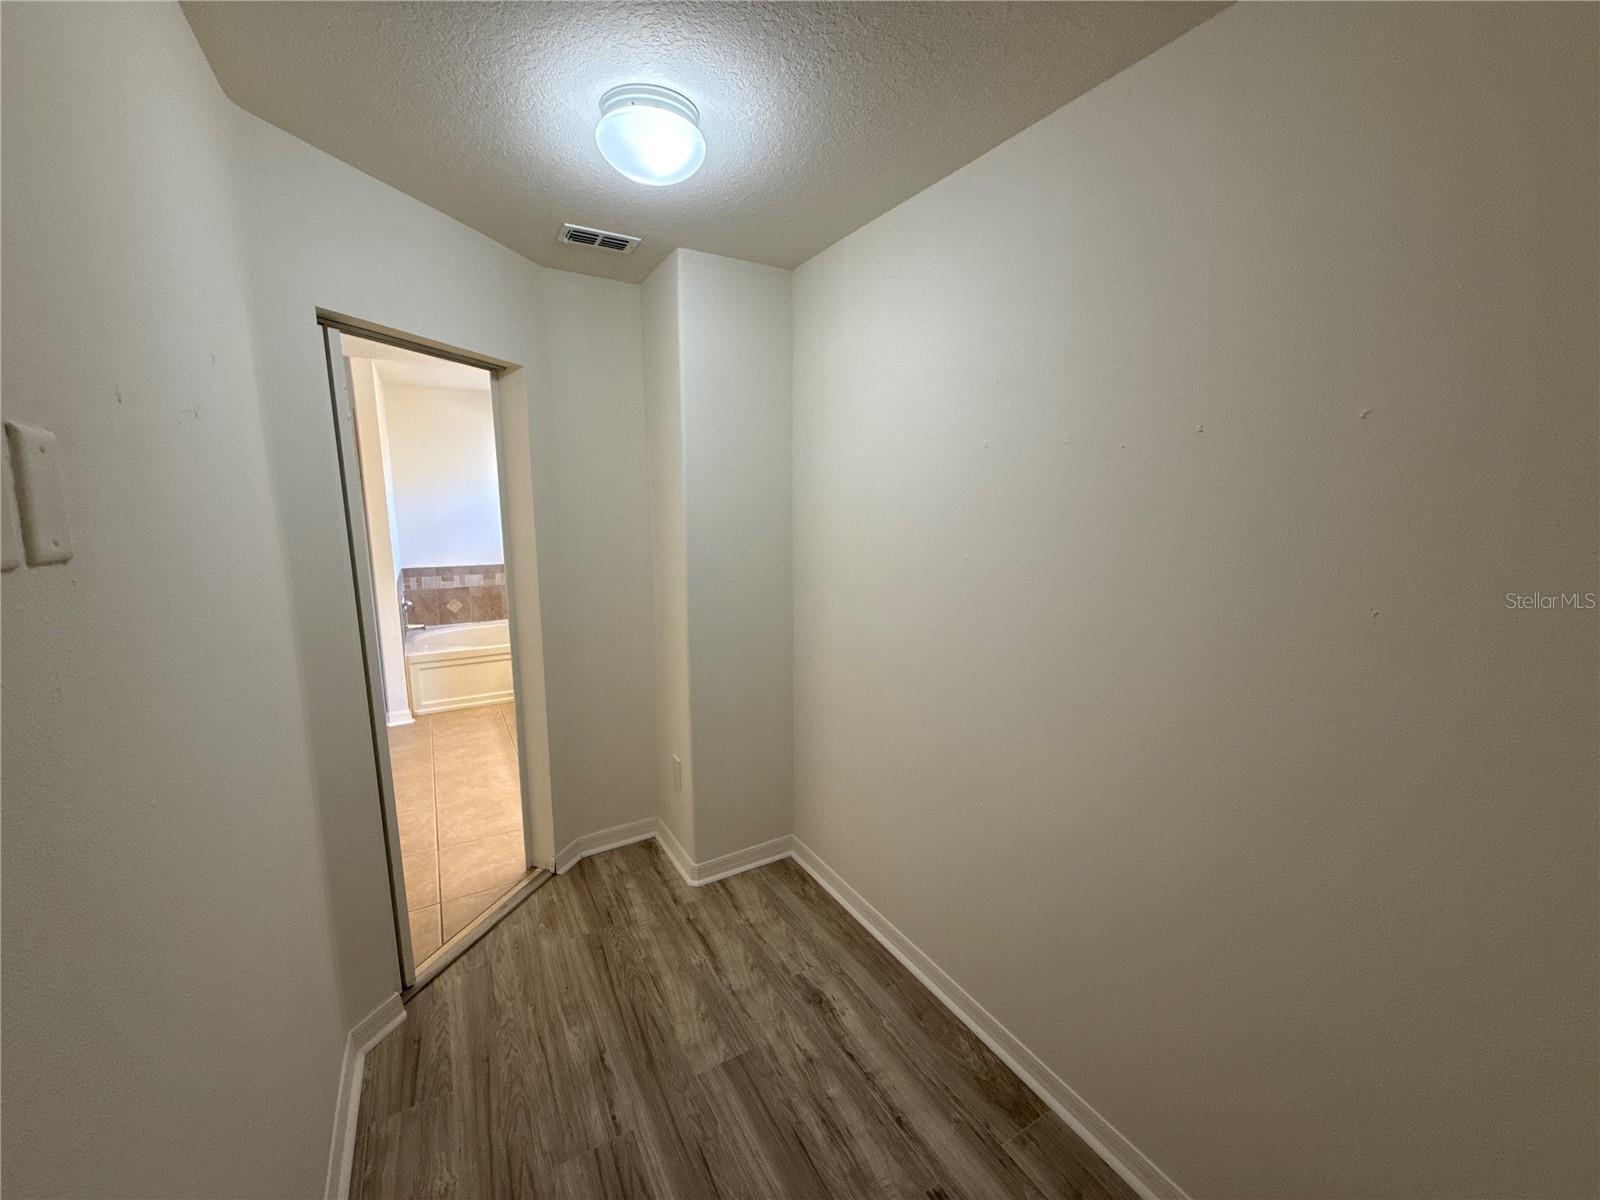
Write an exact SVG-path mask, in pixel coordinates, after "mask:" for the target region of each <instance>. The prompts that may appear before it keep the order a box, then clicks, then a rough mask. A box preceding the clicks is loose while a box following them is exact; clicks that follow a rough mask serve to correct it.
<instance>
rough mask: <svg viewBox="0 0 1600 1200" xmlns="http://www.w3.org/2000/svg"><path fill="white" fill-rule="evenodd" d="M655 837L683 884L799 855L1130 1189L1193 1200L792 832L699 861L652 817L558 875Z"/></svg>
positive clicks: (568, 863)
mask: <svg viewBox="0 0 1600 1200" xmlns="http://www.w3.org/2000/svg"><path fill="white" fill-rule="evenodd" d="M652 837H653V838H655V840H656V841H657V842H658V843H659V844H660V846H661V849H662V850H663V851H664V852H665V853H666V856H667V858H668V859H669V860H671V862H672V865H673V866H674V867H675V868H676V869H677V871H678V874H679V875H681V876H682V877H683V881H684V882H685V883H687V884H689V886H691V887H700V886H702V885H704V884H707V883H714V882H715V881H716V880H718V879H726V878H727V877H728V876H730V875H737V874H739V873H740V872H741V871H749V870H751V869H753V868H755V867H760V866H765V865H766V864H767V863H770V862H776V861H777V860H778V859H780V858H793V859H794V860H795V861H796V862H798V863H799V864H800V866H801V867H803V868H804V869H805V870H806V871H807V872H808V873H809V874H810V875H811V877H812V878H813V879H815V880H816V881H817V883H819V884H820V885H821V886H822V888H823V890H825V891H826V892H827V893H828V894H829V895H830V896H832V897H833V898H834V899H835V900H837V901H838V902H839V903H840V904H841V905H843V906H844V909H845V911H846V912H848V913H849V914H850V915H851V916H852V917H854V918H855V919H856V921H857V922H858V923H859V924H860V925H861V926H862V928H864V929H865V930H866V931H867V932H868V933H870V934H872V936H873V937H875V938H877V939H878V941H880V942H882V943H883V945H884V946H885V947H886V948H887V949H888V951H889V952H890V953H891V954H893V955H894V956H895V957H896V958H897V959H899V960H900V962H901V963H902V964H904V965H905V967H906V969H907V970H909V971H910V972H911V973H912V974H913V975H915V976H916V977H917V978H918V979H920V980H921V981H922V984H923V986H924V987H926V988H927V989H928V990H929V991H930V992H932V993H933V994H934V996H936V997H937V998H938V1000H939V1002H940V1003H942V1004H943V1005H944V1006H945V1007H946V1008H948V1009H949V1010H950V1011H951V1012H952V1013H954V1014H955V1015H956V1016H957V1017H958V1018H959V1019H960V1020H961V1023H962V1024H964V1025H965V1026H966V1027H967V1028H968V1029H970V1030H972V1032H973V1033H975V1034H976V1035H977V1036H978V1037H979V1038H980V1039H981V1040H982V1041H983V1043H984V1044H985V1045H986V1046H988V1047H989V1049H991V1050H993V1051H994V1052H995V1053H996V1054H997V1055H999V1056H1000V1058H1001V1059H1002V1060H1003V1061H1004V1062H1005V1064H1006V1065H1007V1066H1009V1067H1010V1068H1011V1069H1012V1070H1013V1071H1015V1072H1016V1073H1017V1077H1018V1078H1019V1079H1021V1080H1022V1082H1023V1083H1025V1084H1027V1085H1028V1087H1029V1088H1030V1089H1032V1091H1033V1092H1034V1094H1035V1095H1037V1096H1038V1097H1039V1099H1041V1100H1043V1101H1044V1102H1045V1103H1046V1104H1047V1105H1049V1106H1050V1108H1051V1110H1052V1111H1053V1112H1054V1113H1055V1114H1056V1115H1057V1116H1058V1117H1060V1118H1061V1119H1062V1120H1063V1121H1065V1122H1066V1123H1067V1125H1068V1126H1070V1127H1071V1128H1072V1130H1073V1131H1074V1132H1075V1133H1076V1134H1077V1135H1078V1136H1079V1137H1081V1138H1082V1139H1083V1140H1084V1141H1085V1142H1087V1143H1088V1144H1089V1146H1090V1148H1091V1149H1093V1150H1094V1151H1095V1153H1097V1154H1098V1155H1100V1157H1101V1158H1103V1159H1105V1161H1106V1163H1107V1164H1108V1165H1109V1166H1110V1167H1111V1169H1112V1170H1114V1171H1116V1173H1117V1174H1118V1175H1120V1176H1122V1178H1123V1179H1125V1180H1126V1181H1127V1183H1128V1185H1129V1186H1130V1187H1132V1188H1133V1189H1134V1191H1136V1192H1138V1193H1139V1195H1141V1196H1143V1197H1144V1198H1145V1200H1189V1197H1188V1195H1187V1193H1185V1192H1184V1190H1183V1189H1182V1188H1181V1187H1179V1186H1178V1184H1177V1183H1176V1182H1175V1181H1174V1180H1173V1179H1172V1178H1171V1176H1169V1175H1167V1173H1166V1172H1165V1171H1163V1170H1162V1169H1161V1168H1160V1167H1158V1166H1156V1164H1155V1163H1153V1162H1152V1161H1151V1160H1150V1159H1149V1157H1148V1156H1147V1155H1145V1154H1144V1153H1143V1152H1142V1151H1141V1150H1140V1149H1139V1148H1138V1147H1137V1146H1135V1145H1134V1144H1133V1143H1132V1142H1131V1141H1129V1140H1128V1138H1127V1137H1126V1136H1125V1135H1124V1134H1123V1133H1122V1132H1121V1131H1120V1130H1118V1129H1117V1127H1116V1126H1114V1125H1113V1124H1111V1122H1110V1121H1108V1120H1106V1118H1105V1117H1103V1116H1101V1115H1100V1113H1098V1112H1097V1111H1095V1108H1094V1106H1093V1105H1092V1104H1090V1103H1089V1102H1088V1101H1087V1100H1085V1099H1084V1098H1083V1097H1082V1096H1080V1095H1078V1093H1077V1092H1075V1091H1073V1090H1072V1088H1071V1087H1070V1086H1068V1084H1067V1082H1066V1081H1065V1080H1064V1079H1062V1078H1061V1077H1060V1076H1059V1075H1057V1074H1056V1073H1055V1072H1054V1071H1052V1070H1051V1069H1050V1068H1049V1066H1047V1065H1046V1064H1045V1062H1044V1060H1043V1059H1041V1058H1040V1057H1039V1056H1038V1055H1037V1054H1035V1053H1034V1052H1033V1051H1032V1050H1029V1049H1028V1047H1027V1046H1025V1045H1023V1044H1022V1042H1021V1040H1019V1039H1018V1038H1017V1036H1016V1034H1014V1033H1012V1032H1011V1031H1010V1030H1009V1029H1007V1028H1006V1027H1005V1026H1004V1025H1002V1024H1001V1023H1000V1022H999V1020H997V1019H996V1018H995V1016H994V1014H992V1013H991V1012H989V1010H988V1009H986V1008H984V1007H983V1005H982V1004H980V1003H979V1002H978V1001H977V1000H976V999H975V998H974V997H973V995H972V994H971V993H970V992H968V991H967V990H966V989H965V988H964V987H962V986H961V985H960V984H959V983H957V982H956V981H955V980H954V979H952V978H951V977H950V976H949V975H948V974H946V973H945V971H944V970H943V969H942V968H941V967H940V966H939V965H938V964H937V963H936V962H934V961H933V959H931V958H930V957H928V955H927V954H925V953H924V952H923V951H922V950H921V949H920V948H919V947H918V946H917V945H916V943H915V942H913V941H912V940H911V939H910V938H908V937H907V936H906V935H905V934H903V933H901V932H900V930H898V929H897V928H895V926H894V924H893V923H892V922H890V921H889V919H888V918H887V917H885V916H884V915H883V914H882V913H880V912H879V911H878V910H877V909H876V908H874V907H873V906H872V905H871V904H870V903H868V901H867V900H866V898H865V897H863V896H862V895H861V893H859V892H857V891H856V890H855V888H853V887H851V886H850V885H849V884H848V883H846V882H845V881H844V878H843V877H842V876H841V875H840V874H839V873H838V872H837V871H835V870H834V869H833V868H832V867H830V866H829V865H828V864H827V863H825V862H824V861H823V860H822V859H821V858H819V857H818V855H817V852H816V851H815V850H813V849H811V847H810V846H807V845H806V844H805V843H804V842H802V841H801V840H800V839H799V838H797V837H795V836H794V835H792V834H785V835H783V836H782V837H776V838H773V839H772V840H771V841H767V842H762V843H760V844H759V845H755V846H749V847H746V848H745V849H743V850H736V851H734V852H733V853H732V854H723V855H719V856H718V857H716V858H711V859H707V860H706V861H704V862H698V863H697V862H695V861H694V860H693V859H692V858H690V857H689V854H688V852H687V851H685V850H684V848H683V846H682V845H680V844H679V842H678V839H677V838H676V837H674V836H673V834H672V830H671V829H669V828H668V827H667V825H666V823H665V822H664V821H660V820H658V819H655V818H650V819H648V820H644V821H635V822H633V823H632V824H629V825H617V826H614V827H613V828H611V829H602V830H600V831H598V832H596V833H592V834H588V835H586V836H584V837H581V838H575V839H574V840H573V841H571V842H569V843H568V844H567V846H566V848H565V849H563V850H562V851H561V853H560V854H558V855H557V856H556V870H557V872H558V873H560V872H564V871H567V870H570V869H571V868H572V867H573V866H574V865H575V864H576V863H577V862H578V861H579V860H580V859H582V858H586V857H588V856H589V855H590V854H598V853H600V852H601V851H602V850H610V849H614V848H616V847H617V846H625V845H628V844H629V843H631V842H642V841H645V840H647V839H649V838H652Z"/></svg>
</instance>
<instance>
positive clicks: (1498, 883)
mask: <svg viewBox="0 0 1600 1200" xmlns="http://www.w3.org/2000/svg"><path fill="white" fill-rule="evenodd" d="M1597 19H1600V14H1597V11H1596V10H1595V9H1594V8H1593V7H1561V6H1538V7H1523V6H1512V5H1507V6H1501V5H1484V6H1453V5H1452V6H1430V5H1407V6H1364V5H1239V6H1237V7H1234V8H1231V9H1228V10H1227V11H1225V12H1224V13H1222V14H1221V15H1219V16H1217V17H1215V18H1213V19H1212V20H1211V21H1209V22H1207V23H1206V24H1204V25H1201V26H1200V27H1199V28H1197V29H1196V30H1195V31H1193V32H1191V33H1189V34H1186V35H1184V36H1183V37H1181V38H1179V39H1178V40H1177V41H1176V42H1174V43H1172V44H1171V45H1169V46H1167V47H1165V48H1164V49H1162V50H1160V51H1158V52H1157V53H1156V54H1155V55H1153V56H1152V57H1150V58H1149V59H1146V60H1145V61H1143V62H1140V63H1138V64H1137V65H1135V66H1134V67H1133V68H1131V69H1130V70H1128V71H1126V72H1124V73H1123V74H1121V75H1118V76H1117V77H1116V78H1115V79H1112V80H1111V81H1109V82H1108V83H1106V84H1104V85H1103V86H1101V87H1100V88H1098V89H1096V90H1095V91H1093V92H1091V93H1090V94H1088V95H1087V96H1085V97H1083V98H1082V99H1080V100H1077V101H1075V102H1073V103H1072V104H1070V105H1068V106H1067V107H1066V108H1064V109H1062V110H1061V111H1059V112H1057V113H1055V114H1054V115H1052V116H1051V117H1049V118H1047V119H1045V120H1044V121H1042V122H1040V123H1039V124H1038V125H1036V126H1034V127H1032V128H1030V129H1029V130H1027V131H1025V132H1024V133H1022V134H1020V135H1019V136H1017V137H1016V138H1014V139H1012V140H1011V141H1009V142H1007V143H1005V144H1004V145H1002V146H1000V147H999V148H997V149H996V150H994V151H993V152H991V153H990V154H988V155H986V156H984V157H983V158H981V159H979V160H978V161H976V162H975V163H973V164H971V165H969V166H968V167H966V168H964V169H962V170H961V171H958V172H957V173H955V174H954V175H952V176H950V177H949V178H947V179H945V180H943V181H941V182H940V183H939V184H937V185H935V186H934V187H932V188H930V189H928V190H927V191H926V192H924V193H922V194H920V195H918V196H916V197H914V198H913V199H912V200H910V201H908V202H906V203H905V204H904V205H902V206H900V207H899V208H897V209H895V210H894V211H892V212H890V213H888V214H887V215H885V216H884V217H882V218H880V219H879V220H877V221H875V222H874V223H872V224H871V225H868V226H867V227H865V228H864V229H862V230H860V231H859V232H857V233H856V234H854V235H852V236H851V237H849V238H847V239H845V240H844V241H843V242H841V243H839V244H838V245H836V246H834V247H832V248H831V249H829V250H827V251H825V252H824V253H822V254H821V255H819V256H818V257H816V258H815V259H813V260H812V261H810V262H809V263H807V264H805V265H804V266H802V267H801V268H800V269H799V270H798V271H797V272H796V274H795V283H794V297H795V324H796V348H795V446H794V455H795V492H794V495H795V502H794V503H795V512H794V517H795V663H796V677H795V739H796V746H795V754H796V825H797V832H798V833H799V835H800V836H801V837H802V838H803V839H804V840H805V841H806V842H807V843H809V844H810V845H811V846H812V847H814V848H815V849H816V850H817V851H819V852H820V853H821V855H822V856H823V858H825V859H826V860H827V861H828V862H829V863H830V864H831V865H833V866H834V867H835V868H837V869H838V870H839V871H840V872H841V873H842V874H843V875H844V877H845V878H846V879H848V880H849V881H850V883H851V884H853V885H854V886H855V887H856V888H857V889H859V890H860V892H861V893H863V894H864V895H865V897H866V898H867V899H868V900H869V901H870V902H871V903H872V904H874V905H876V906H877V908H878V909H880V910H881V911H882V912H883V913H884V914H885V915H886V916H887V917H888V918H889V919H890V920H892V921H893V922H895V923H896V924H897V925H898V927H899V928H900V929H901V930H902V931H904V932H905V933H906V934H907V935H908V936H909V937H910V938H911V939H912V940H913V941H914V942H916V943H917V944H919V945H920V946H921V947H922V948H923V949H924V950H926V951H928V952H929V953H930V954H931V955H932V956H933V958H934V959H935V960H936V961H937V962H938V963H940V964H941V965H942V966H943V967H944V968H945V969H946V970H948V971H949V973H950V974H951V975H952V976H954V978H955V979H956V980H957V981H958V982H960V983H961V984H963V985H964V986H965V987H967V988H968V989H969V990H970V991H971V992H972V993H973V994H974V995H975V996H976V997H977V999H978V1000H979V1001H980V1002H981V1003H983V1004H984V1005H985V1006H987V1007H988V1009H989V1010H990V1011H991V1012H992V1013H993V1014H994V1015H995V1016H996V1017H997V1018H999V1020H1000V1021H1002V1022H1003V1023H1004V1024H1005V1025H1007V1026H1008V1027H1009V1028H1010V1029H1011V1030H1012V1031H1013V1032H1014V1033H1015V1034H1017V1035H1018V1036H1019V1037H1020V1038H1021V1039H1022V1041H1023V1042H1024V1043H1025V1044H1027V1045H1028V1046H1029V1047H1031V1048H1032V1049H1033V1050H1034V1051H1035V1052H1037V1053H1038V1054H1039V1055H1041V1056H1042V1057H1043V1058H1044V1059H1045V1060H1046V1062H1048V1063H1049V1064H1050V1066H1051V1067H1052V1068H1054V1069H1055V1071H1057V1072H1058V1073H1059V1074H1060V1075H1061V1076H1062V1077H1063V1078H1064V1079H1065V1080H1066V1081H1067V1082H1068V1083H1069V1084H1071V1085H1072V1086H1073V1087H1074V1088H1076V1089H1077V1090H1078V1091H1079V1092H1080V1093H1081V1094H1082V1096H1083V1097H1084V1098H1086V1099H1087V1100H1088V1101H1089V1102H1090V1103H1091V1104H1093V1105H1095V1106H1096V1107H1097V1108H1098V1109H1099V1110H1100V1112H1101V1113H1102V1114H1103V1115H1105V1116H1106V1117H1108V1118H1109V1119H1110V1120H1111V1121H1112V1122H1113V1124H1115V1125H1116V1126H1117V1127H1118V1128H1120V1129H1121V1130H1122V1132H1123V1133H1125V1134H1126V1135H1127V1136H1129V1137H1130V1138H1131V1139H1132V1140H1133V1142H1134V1143H1135V1144H1136V1145H1137V1146H1139V1147H1140V1148H1141V1149H1142V1150H1143V1151H1145V1152H1146V1153H1147V1154H1148V1155H1149V1156H1150V1157H1151V1158H1153V1159H1154V1161H1155V1162H1156V1163H1157V1164H1159V1165H1160V1166H1161V1167H1163V1168H1165V1169H1166V1170H1167V1171H1168V1172H1169V1173H1170V1174H1171V1175H1172V1177H1173V1178H1175V1179H1176V1180H1177V1182H1178V1183H1179V1184H1180V1185H1182V1186H1183V1187H1185V1188H1186V1189H1187V1190H1188V1191H1189V1192H1190V1193H1191V1194H1192V1195H1194V1196H1208V1197H1209V1196H1273V1197H1278V1196H1289V1195H1293V1196H1307V1197H1310V1196H1357V1195H1359V1196H1408V1197H1421V1196H1449V1195H1466V1194H1472V1195H1485V1196H1491V1195H1492V1196H1531V1195H1538V1196H1546V1197H1549V1196H1593V1195H1595V1194H1596V1192H1597V1190H1600V1178H1597V1166H1596V1138H1595V1128H1596V1118H1597V1111H1596V1089H1595V1063H1596V1056H1597V1046H1596V1022H1595V1013H1596V1002H1597V982H1596V955H1595V947H1596V945H1597V941H1600V928H1597V913H1596V891H1595V862H1596V850H1597V828H1596V825H1597V811H1596V796H1597V790H1600V787H1597V785H1600V778H1597V763H1596V758H1597V745H1596V738H1595V730H1596V728H1597V724H1600V721H1597V717H1600V714H1597V711H1596V688H1595V647H1596V624H1595V621H1596V617H1595V614H1594V613H1593V612H1548V611H1545V612H1539V611H1534V612H1520V611H1510V610H1508V609H1507V608H1506V605H1505V601H1504V596H1505V593H1506V592H1508V591H1517V592H1532V591H1534V590H1542V591H1546V592H1552V591H1557V590H1566V591H1580V592H1581V591H1593V590H1596V588H1597V542H1596V538H1595V517H1596V510H1597V481H1596V457H1595V447H1596V432H1597V405H1596V395H1597V377H1596V353H1595V330H1596V327H1597V322H1600V311H1597V298H1596V278H1595V268H1596V261H1597V229H1600V214H1597V212H1596V193H1595V180H1596V170H1597V164H1596V146H1597V141H1600V138H1597V133H1600V130H1597V125H1596V113H1597V107H1600V106H1597V104H1596V79H1597V71H1596V44H1597V37H1596V35H1597V32H1600V30H1597V26H1596V23H1597ZM997 227H998V228H1001V229H1004V230H1007V231H1010V232H1011V234H1012V235H1013V236H1010V237H1008V238H1005V239H996V238H995V237H994V236H992V234H993V231H994V229H996V228H997ZM1202 429H1203V432H1201V430H1202ZM691 541H692V530H691ZM697 684H698V681H697Z"/></svg>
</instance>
